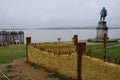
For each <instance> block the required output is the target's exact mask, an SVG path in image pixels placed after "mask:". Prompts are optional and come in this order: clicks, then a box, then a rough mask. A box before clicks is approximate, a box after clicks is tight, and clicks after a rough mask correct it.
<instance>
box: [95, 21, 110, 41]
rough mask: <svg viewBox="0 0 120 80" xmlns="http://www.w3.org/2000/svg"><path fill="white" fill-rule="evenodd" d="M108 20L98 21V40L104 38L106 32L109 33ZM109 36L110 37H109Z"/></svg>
mask: <svg viewBox="0 0 120 80" xmlns="http://www.w3.org/2000/svg"><path fill="white" fill-rule="evenodd" d="M106 23H107V22H106V21H99V22H98V27H97V28H96V29H97V35H96V38H95V39H97V40H103V39H104V33H106V34H107V35H108V27H107V25H106ZM107 38H108V37H107Z"/></svg>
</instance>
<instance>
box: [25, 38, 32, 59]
mask: <svg viewBox="0 0 120 80" xmlns="http://www.w3.org/2000/svg"><path fill="white" fill-rule="evenodd" d="M30 44H31V37H26V61H28V45H30Z"/></svg>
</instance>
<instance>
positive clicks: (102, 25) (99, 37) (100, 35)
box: [88, 21, 117, 42]
mask: <svg viewBox="0 0 120 80" xmlns="http://www.w3.org/2000/svg"><path fill="white" fill-rule="evenodd" d="M96 29H97V34H96V38H95V39H88V42H103V41H104V34H105V33H106V34H107V38H108V27H107V22H106V21H99V22H98V27H97V28H96ZM107 42H117V39H109V38H108V39H107Z"/></svg>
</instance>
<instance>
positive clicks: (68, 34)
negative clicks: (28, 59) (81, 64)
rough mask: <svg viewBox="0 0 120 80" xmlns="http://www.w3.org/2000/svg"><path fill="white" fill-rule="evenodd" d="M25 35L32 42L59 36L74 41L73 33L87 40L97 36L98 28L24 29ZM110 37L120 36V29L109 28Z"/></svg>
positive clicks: (64, 39) (46, 40)
mask: <svg viewBox="0 0 120 80" xmlns="http://www.w3.org/2000/svg"><path fill="white" fill-rule="evenodd" d="M24 32H25V37H31V38H32V42H54V41H57V38H61V41H72V38H73V35H78V37H79V40H87V39H89V38H95V37H96V29H78V30H74V29H73V30H72V29H71V30H64V29H63V30H49V29H48V30H24ZM108 37H109V38H110V39H112V38H120V29H109V30H108Z"/></svg>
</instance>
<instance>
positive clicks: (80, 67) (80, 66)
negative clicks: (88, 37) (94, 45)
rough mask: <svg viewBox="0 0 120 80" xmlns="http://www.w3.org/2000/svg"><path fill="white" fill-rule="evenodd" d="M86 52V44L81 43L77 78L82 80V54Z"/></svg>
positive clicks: (78, 49) (78, 52)
mask: <svg viewBox="0 0 120 80" xmlns="http://www.w3.org/2000/svg"><path fill="white" fill-rule="evenodd" d="M85 51H86V43H85V42H81V43H78V44H77V78H78V80H82V79H81V78H82V54H83V53H85Z"/></svg>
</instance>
